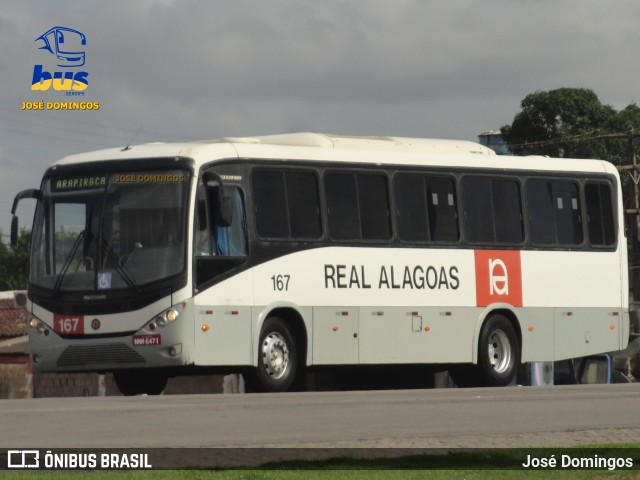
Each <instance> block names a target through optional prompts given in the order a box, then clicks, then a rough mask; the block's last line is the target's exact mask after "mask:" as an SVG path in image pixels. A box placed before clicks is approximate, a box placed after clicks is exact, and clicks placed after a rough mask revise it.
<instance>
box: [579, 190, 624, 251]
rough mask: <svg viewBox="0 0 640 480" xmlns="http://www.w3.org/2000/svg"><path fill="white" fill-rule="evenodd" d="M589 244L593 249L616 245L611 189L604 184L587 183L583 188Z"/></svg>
mask: <svg viewBox="0 0 640 480" xmlns="http://www.w3.org/2000/svg"><path fill="white" fill-rule="evenodd" d="M584 196H585V200H586V207H587V223H588V227H589V242H590V243H591V245H592V246H594V247H611V246H613V245H615V243H616V231H615V225H614V216H613V215H614V212H613V204H612V201H611V189H610V188H609V185H606V184H604V183H587V184H586V185H585V187H584Z"/></svg>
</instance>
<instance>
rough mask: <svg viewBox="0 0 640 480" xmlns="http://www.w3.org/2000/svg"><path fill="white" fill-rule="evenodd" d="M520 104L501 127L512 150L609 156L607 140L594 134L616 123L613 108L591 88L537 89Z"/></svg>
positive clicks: (542, 153)
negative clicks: (509, 121)
mask: <svg viewBox="0 0 640 480" xmlns="http://www.w3.org/2000/svg"><path fill="white" fill-rule="evenodd" d="M520 105H521V107H522V110H521V111H520V112H519V113H518V114H516V116H515V117H514V119H513V123H512V124H511V125H505V126H503V127H502V128H501V130H502V136H503V138H504V139H505V141H506V142H507V144H508V145H509V149H510V150H511V151H512V152H513V153H515V154H517V155H549V156H551V157H572V158H602V159H605V158H607V159H608V158H609V152H608V150H607V142H603V141H601V138H597V137H602V135H605V134H607V133H608V132H610V131H611V130H610V129H611V128H612V127H613V126H614V125H616V123H615V121H616V116H617V112H616V111H615V109H613V108H612V107H610V106H608V105H603V104H602V103H600V100H599V99H598V97H597V95H596V94H595V93H594V92H593V91H591V90H589V89H585V88H558V89H556V90H549V91H537V92H535V93H531V94H529V95H527V96H526V97H525V98H524V100H522V102H521V104H520ZM624 130H626V128H623V129H622V131H624ZM614 131H615V130H614ZM618 131H620V130H618Z"/></svg>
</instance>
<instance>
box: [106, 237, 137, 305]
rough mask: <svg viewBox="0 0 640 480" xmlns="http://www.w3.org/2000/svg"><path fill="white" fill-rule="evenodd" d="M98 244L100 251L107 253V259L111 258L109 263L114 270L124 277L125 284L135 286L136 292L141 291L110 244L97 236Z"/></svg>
mask: <svg viewBox="0 0 640 480" xmlns="http://www.w3.org/2000/svg"><path fill="white" fill-rule="evenodd" d="M98 246H99V247H100V249H101V250H102V252H103V253H104V254H106V255H107V257H108V258H109V260H111V263H113V266H114V267H115V269H116V271H117V272H118V273H119V274H120V276H121V277H122V278H123V279H124V281H125V282H126V283H127V285H129V286H130V287H131V288H135V289H136V291H137V292H138V293H142V290H141V289H140V287H139V286H138V284H137V283H136V282H135V280H134V278H133V277H132V276H131V274H130V273H129V272H128V271H127V269H126V268H125V267H124V266H123V265H121V264H120V261H119V259H118V256H117V255H116V253H115V252H114V251H113V249H112V248H111V245H109V244H108V243H107V242H105V241H104V240H103V239H102V237H100V238H98Z"/></svg>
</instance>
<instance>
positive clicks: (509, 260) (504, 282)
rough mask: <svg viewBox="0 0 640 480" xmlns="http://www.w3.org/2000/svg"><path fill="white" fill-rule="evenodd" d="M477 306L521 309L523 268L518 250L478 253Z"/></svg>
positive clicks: (476, 252)
mask: <svg viewBox="0 0 640 480" xmlns="http://www.w3.org/2000/svg"><path fill="white" fill-rule="evenodd" d="M474 256H475V264H476V304H477V306H478V307H486V306H487V305H490V304H492V303H508V304H510V305H512V306H514V307H521V306H522V268H521V264H520V252H519V251H517V250H475V251H474Z"/></svg>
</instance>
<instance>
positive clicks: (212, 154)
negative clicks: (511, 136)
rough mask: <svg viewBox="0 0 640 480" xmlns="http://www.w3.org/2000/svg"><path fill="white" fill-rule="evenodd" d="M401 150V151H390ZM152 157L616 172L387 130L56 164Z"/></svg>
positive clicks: (154, 150)
mask: <svg viewBox="0 0 640 480" xmlns="http://www.w3.org/2000/svg"><path fill="white" fill-rule="evenodd" d="M394 152H397V153H398V155H390V154H391V153H394ZM153 157H165V158H166V157H189V158H193V159H194V160H195V161H196V167H198V166H199V164H202V163H209V162H211V161H215V160H217V159H229V158H265V159H278V158H282V159H291V160H300V161H304V160H311V161H314V160H315V161H321V160H324V161H329V162H333V161H336V162H345V161H348V162H354V163H369V164H370V163H375V164H397V165H407V164H413V165H433V166H436V167H447V166H449V167H454V166H460V167H478V168H498V169H533V170H548V171H575V172H581V171H583V172H593V171H599V172H603V171H606V172H609V173H614V172H616V169H615V167H613V166H612V165H610V164H609V163H608V162H605V161H602V160H579V159H565V158H554V159H551V158H549V157H540V156H529V157H514V156H500V155H496V154H495V152H494V151H493V150H491V149H489V148H487V147H485V146H483V145H480V144H478V143H475V142H471V141H466V140H443V139H429V138H408V137H386V136H368V137H367V136H343V135H331V134H321V133H288V134H281V135H265V136H256V137H224V138H220V139H215V140H202V141H196V142H187V143H162V142H157V143H147V144H142V145H134V146H127V147H125V148H111V149H106V150H99V151H94V152H88V153H81V154H76V155H70V156H68V157H65V158H62V159H61V160H59V161H57V162H56V163H55V164H54V165H70V164H79V163H85V162H99V161H104V160H127V159H141V158H147V159H148V158H153Z"/></svg>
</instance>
